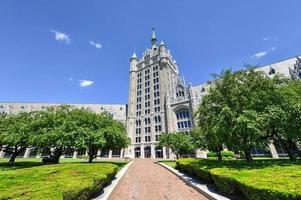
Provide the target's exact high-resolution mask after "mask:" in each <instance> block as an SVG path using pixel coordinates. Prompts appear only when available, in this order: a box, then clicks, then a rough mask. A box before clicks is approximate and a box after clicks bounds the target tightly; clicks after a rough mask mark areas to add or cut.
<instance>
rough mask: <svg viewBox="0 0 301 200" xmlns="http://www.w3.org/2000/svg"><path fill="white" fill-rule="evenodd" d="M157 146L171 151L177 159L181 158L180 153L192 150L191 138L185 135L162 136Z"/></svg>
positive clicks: (176, 133) (169, 134) (174, 133)
mask: <svg viewBox="0 0 301 200" xmlns="http://www.w3.org/2000/svg"><path fill="white" fill-rule="evenodd" d="M159 146H161V147H167V148H170V149H171V150H172V152H173V153H174V154H175V155H176V157H177V159H179V157H180V156H181V151H186V152H187V151H191V150H193V145H192V141H191V137H190V136H189V134H187V133H183V132H173V133H165V134H162V135H161V137H160V141H159Z"/></svg>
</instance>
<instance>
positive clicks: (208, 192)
mask: <svg viewBox="0 0 301 200" xmlns="http://www.w3.org/2000/svg"><path fill="white" fill-rule="evenodd" d="M156 163H157V164H158V165H161V166H162V167H164V168H166V169H167V170H169V171H170V172H172V173H174V174H175V175H176V176H178V177H179V178H180V179H182V180H183V181H184V182H185V183H187V184H188V185H190V186H191V187H193V188H194V189H196V190H197V191H198V192H200V193H201V194H203V195H204V196H206V197H207V198H209V199H211V200H230V199H229V198H227V197H225V196H222V195H220V194H217V193H216V192H214V191H213V190H212V189H210V188H208V186H207V185H205V184H202V183H200V181H198V180H197V179H195V178H192V177H189V176H187V175H185V174H184V173H182V172H180V171H179V170H176V169H174V168H172V167H170V166H168V165H166V164H164V163H161V162H158V161H156Z"/></svg>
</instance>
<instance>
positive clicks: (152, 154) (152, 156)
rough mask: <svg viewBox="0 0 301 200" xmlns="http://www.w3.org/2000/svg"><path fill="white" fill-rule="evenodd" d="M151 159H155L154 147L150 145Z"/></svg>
mask: <svg viewBox="0 0 301 200" xmlns="http://www.w3.org/2000/svg"><path fill="white" fill-rule="evenodd" d="M151 158H156V153H155V145H154V144H151Z"/></svg>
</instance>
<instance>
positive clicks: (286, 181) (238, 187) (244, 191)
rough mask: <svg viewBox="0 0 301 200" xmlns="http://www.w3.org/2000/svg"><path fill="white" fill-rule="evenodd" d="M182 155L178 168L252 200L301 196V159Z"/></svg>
mask: <svg viewBox="0 0 301 200" xmlns="http://www.w3.org/2000/svg"><path fill="white" fill-rule="evenodd" d="M253 162H254V163H252V164H249V163H247V162H245V161H234V160H233V161H222V162H219V161H215V160H204V159H203V160H201V159H179V160H177V162H176V164H177V168H178V169H180V170H182V171H185V172H187V173H189V174H191V175H195V176H197V177H198V178H200V179H203V180H206V181H208V182H211V183H213V184H214V185H215V186H216V187H217V188H218V189H219V190H220V191H222V192H225V193H228V194H238V195H243V197H244V198H246V199H250V200H300V199H301V182H300V180H301V162H300V161H298V162H296V163H292V162H290V161H287V160H277V161H275V160H258V161H253Z"/></svg>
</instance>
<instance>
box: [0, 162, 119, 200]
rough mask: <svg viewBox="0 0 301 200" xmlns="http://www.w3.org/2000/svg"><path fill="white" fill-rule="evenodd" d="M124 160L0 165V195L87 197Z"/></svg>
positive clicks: (52, 197) (109, 178)
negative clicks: (11, 166) (19, 165)
mask: <svg viewBox="0 0 301 200" xmlns="http://www.w3.org/2000/svg"><path fill="white" fill-rule="evenodd" d="M124 164H125V163H119V164H118V163H96V162H95V163H90V164H89V163H64V164H56V165H42V166H34V167H27V168H17V169H14V168H12V169H9V168H7V167H4V166H3V167H2V166H0V180H1V181H0V199H1V200H4V199H22V200H23V199H24V200H26V199H28V200H29V199H30V200H31V199H66V200H71V199H81V200H85V199H91V197H92V196H93V195H94V194H96V193H97V192H99V191H100V190H101V189H102V188H103V187H105V185H106V184H107V183H108V182H109V181H110V180H112V179H113V177H114V176H115V174H116V173H117V171H118V170H119V168H120V167H122V166H123V165H124ZM1 168H2V169H1Z"/></svg>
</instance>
